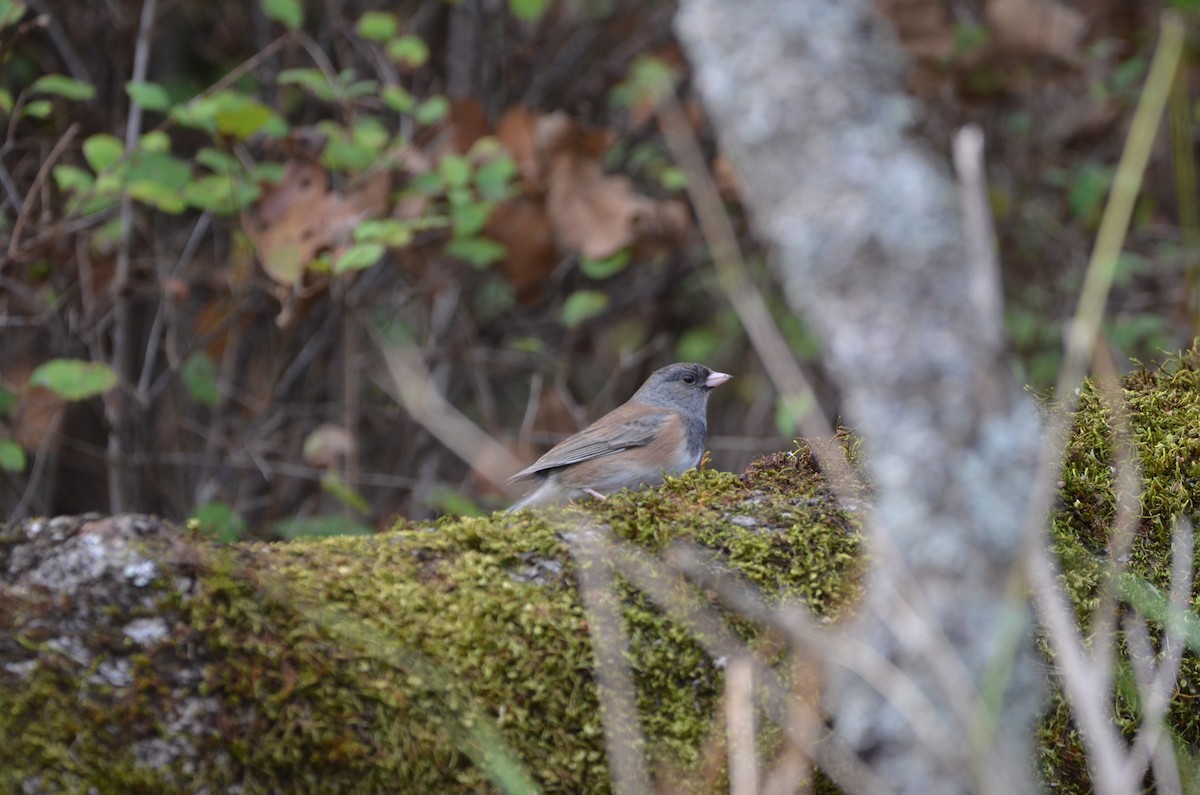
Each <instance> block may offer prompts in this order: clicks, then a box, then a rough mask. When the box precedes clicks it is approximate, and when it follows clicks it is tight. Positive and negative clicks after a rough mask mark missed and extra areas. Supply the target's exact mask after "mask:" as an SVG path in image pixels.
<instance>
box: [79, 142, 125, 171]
mask: <svg viewBox="0 0 1200 795" xmlns="http://www.w3.org/2000/svg"><path fill="white" fill-rule="evenodd" d="M123 154H125V145H124V144H123V143H121V142H120V141H119V140H117V137H116V136H115V135H109V134H108V133H97V134H96V135H93V136H91V137H90V138H88V139H87V140H86V141H84V142H83V157H84V159H85V160H87V163H88V165H89V166H91V167H92V171H95V172H96V173H97V174H99V173H100V172H101V171H106V170H108V168H109V167H110V166H111V165H112V164H113V163H115V162H117V161H118V160H120V159H121V155H123Z"/></svg>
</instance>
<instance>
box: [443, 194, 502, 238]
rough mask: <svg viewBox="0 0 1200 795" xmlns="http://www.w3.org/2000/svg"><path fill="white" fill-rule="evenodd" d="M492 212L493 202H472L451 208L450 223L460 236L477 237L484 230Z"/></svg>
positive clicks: (455, 233) (456, 235) (455, 232)
mask: <svg viewBox="0 0 1200 795" xmlns="http://www.w3.org/2000/svg"><path fill="white" fill-rule="evenodd" d="M491 214H492V203H491V202H479V201H476V202H471V203H469V204H461V205H454V206H452V207H451V208H450V225H451V226H452V227H453V228H454V236H455V237H458V238H467V237H475V236H476V235H478V234H479V233H480V232H482V231H483V227H484V226H485V225H486V224H487V220H488V216H489V215H491Z"/></svg>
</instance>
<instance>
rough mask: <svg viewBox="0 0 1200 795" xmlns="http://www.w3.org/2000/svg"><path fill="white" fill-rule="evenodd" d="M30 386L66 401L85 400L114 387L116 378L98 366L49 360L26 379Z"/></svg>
mask: <svg viewBox="0 0 1200 795" xmlns="http://www.w3.org/2000/svg"><path fill="white" fill-rule="evenodd" d="M29 385H30V386H40V387H45V388H46V389H49V390H50V391H51V392H53V393H54V394H56V395H58V396H59V397H61V398H63V399H65V400H72V401H74V400H87V399H88V398H90V397H94V396H96V395H101V394H103V393H105V392H107V391H108V390H110V389H112V388H113V387H115V386H116V385H117V374H116V373H114V372H113V370H112V368H111V367H109V366H108V365H106V364H103V363H101V362H86V361H83V360H82V359H51V360H50V361H48V362H46V363H45V364H42V365H39V366H38V368H37V369H36V370H34V371H33V374H32V375H31V376H29Z"/></svg>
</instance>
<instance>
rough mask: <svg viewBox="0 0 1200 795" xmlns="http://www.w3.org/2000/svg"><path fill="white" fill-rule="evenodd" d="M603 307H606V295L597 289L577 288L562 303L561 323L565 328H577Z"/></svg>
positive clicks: (598, 312) (601, 310) (603, 308)
mask: <svg viewBox="0 0 1200 795" xmlns="http://www.w3.org/2000/svg"><path fill="white" fill-rule="evenodd" d="M605 309H608V295H606V294H605V293H602V292H600V291H599V290H579V291H577V292H574V293H571V295H569V296H568V297H567V300H566V302H564V303H563V308H562V322H563V325H565V326H566V327H567V328H579V326H581V325H583V324H584V323H585V322H586V321H588V320H590V319H591V318H593V317H595V316H596V315H598V314H600V313H601V312H603V311H604V310H605Z"/></svg>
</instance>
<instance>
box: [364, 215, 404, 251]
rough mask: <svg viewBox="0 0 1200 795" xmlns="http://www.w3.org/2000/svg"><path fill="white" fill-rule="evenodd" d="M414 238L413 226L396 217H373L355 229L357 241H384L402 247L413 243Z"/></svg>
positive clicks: (383, 242)
mask: <svg viewBox="0 0 1200 795" xmlns="http://www.w3.org/2000/svg"><path fill="white" fill-rule="evenodd" d="M412 239H413V233H412V226H410V225H409V224H408V223H407V222H405V221H399V220H397V219H395V218H372V219H369V220H366V221H363V222H362V223H360V224H359V225H358V226H357V227H356V228H355V230H354V242H355V243H382V244H384V245H385V246H390V247H392V248H401V247H403V246H407V245H408V244H409V243H411V242H412Z"/></svg>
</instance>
